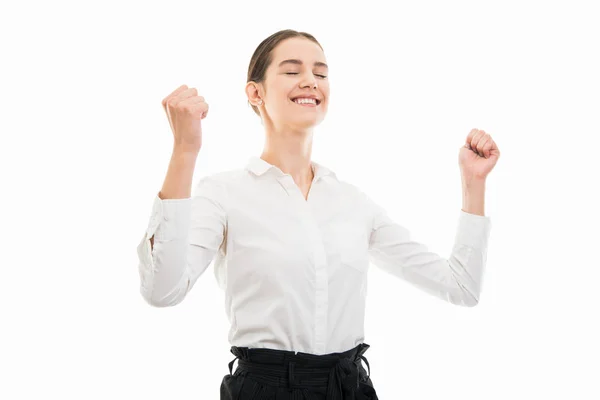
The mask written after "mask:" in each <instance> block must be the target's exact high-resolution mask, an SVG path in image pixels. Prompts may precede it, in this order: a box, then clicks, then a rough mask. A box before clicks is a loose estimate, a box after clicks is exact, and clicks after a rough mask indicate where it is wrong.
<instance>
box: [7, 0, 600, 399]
mask: <svg viewBox="0 0 600 400" xmlns="http://www.w3.org/2000/svg"><path fill="white" fill-rule="evenodd" d="M414 3H415V4H417V3H418V5H414V4H412V5H409V4H406V3H399V2H387V1H374V0H371V1H368V2H359V3H358V2H357V3H352V2H343V3H342V2H339V3H336V4H333V3H327V4H324V2H309V1H297V2H281V1H273V2H266V1H251V2H243V3H242V2H240V3H239V4H232V3H225V2H216V1H212V2H207V1H200V0H197V1H188V2H174V1H169V2H131V1H130V2H124V1H118V2H117V1H112V2H108V1H103V2H95V3H92V2H74V1H73V2H65V1H52V2H41V1H38V2H12V5H2V6H1V8H0V34H1V37H2V41H1V47H2V62H1V64H0V68H1V74H0V83H1V92H0V93H1V96H0V98H1V100H0V101H1V102H2V104H1V109H0V116H1V119H0V132H1V134H2V141H1V142H0V151H1V157H0V163H1V169H0V173H1V176H2V179H1V182H2V185H1V190H2V195H1V204H2V207H1V208H2V222H1V227H2V229H0V232H1V235H2V236H1V238H2V241H1V247H2V250H1V258H0V263H1V275H0V311H1V315H0V317H1V319H0V324H1V329H0V337H1V341H0V346H1V347H0V368H1V375H0V398H2V399H41V398H60V399H109V398H110V399H146V400H150V399H165V398H170V399H204V398H206V399H218V397H219V394H218V393H219V386H220V383H221V379H222V377H223V376H224V375H225V374H227V373H228V372H229V371H228V367H227V363H228V362H229V361H230V360H232V359H233V358H234V356H233V355H232V354H231V353H230V352H229V348H230V346H229V343H228V342H227V331H228V328H229V325H228V322H227V320H226V317H225V309H224V304H223V299H224V294H223V293H222V292H221V291H220V289H218V287H217V284H216V281H215V279H214V276H213V274H212V267H211V268H209V269H207V271H208V273H205V274H204V275H203V276H202V277H201V278H200V279H199V281H198V282H197V284H196V286H195V287H194V289H193V291H192V292H191V293H190V294H189V295H188V297H187V298H186V299H185V300H184V301H183V303H181V304H180V305H178V306H176V307H172V308H164V309H158V308H153V307H150V306H149V305H148V304H146V303H145V302H144V300H143V299H142V297H141V295H140V293H139V275H138V270H137V262H138V260H137V254H136V250H135V248H136V245H137V244H138V243H139V241H140V239H141V238H142V236H143V234H144V231H145V229H146V227H147V224H148V222H149V218H150V211H151V206H152V201H153V198H154V196H155V195H156V193H157V192H158V191H159V190H160V188H161V186H162V182H163V179H164V177H165V174H166V171H167V166H168V163H169V158H170V152H171V146H172V134H171V132H170V128H169V125H168V121H167V118H166V116H165V114H164V111H163V109H162V106H161V100H162V99H163V98H164V97H165V96H166V95H168V94H169V93H170V92H171V91H173V90H174V89H176V88H177V87H178V86H179V85H181V84H187V85H188V86H190V87H196V88H198V90H199V92H200V94H201V95H203V96H204V97H205V98H206V99H207V102H208V103H209V105H210V113H209V115H208V118H207V119H206V120H204V121H203V129H204V143H203V148H202V151H201V153H200V158H199V161H198V163H197V169H196V171H195V175H194V181H195V182H197V180H198V179H199V178H200V177H201V176H203V175H206V174H209V173H213V172H218V171H221V170H224V169H229V168H235V167H243V166H244V164H245V162H246V160H247V159H248V157H250V156H252V155H260V152H261V151H262V145H263V139H264V136H263V135H264V133H263V130H262V129H263V127H262V125H261V124H260V121H259V119H258V117H257V116H255V115H254V113H253V112H252V110H251V109H250V107H249V106H248V105H247V103H246V97H245V94H244V85H245V83H246V74H247V68H248V63H249V61H250V57H251V55H252V53H253V51H254V49H255V48H256V46H258V44H259V43H260V42H261V41H262V40H263V39H264V38H266V37H267V36H269V35H270V34H272V33H274V32H276V31H278V30H280V29H286V28H291V29H296V30H300V31H306V32H309V33H311V34H313V35H315V36H316V38H317V39H318V40H319V41H320V43H321V44H322V46H323V47H324V49H325V55H326V59H327V63H328V64H329V65H330V74H329V79H330V83H331V104H330V109H329V113H328V116H327V118H326V120H325V121H324V122H323V123H322V124H321V125H319V127H318V128H317V131H316V136H315V144H314V151H313V159H314V160H315V161H318V162H320V163H322V164H324V165H326V166H328V167H329V168H331V169H333V170H334V171H336V172H337V174H338V177H340V179H344V180H347V181H349V182H351V183H353V184H356V185H357V186H359V187H360V188H361V189H363V190H364V191H365V192H366V193H368V194H369V195H371V196H372V197H373V198H374V199H375V200H376V201H378V202H379V203H380V204H382V205H383V206H385V207H386V208H387V210H388V212H389V213H390V215H391V216H392V217H394V218H395V219H396V220H397V221H398V222H400V223H401V224H403V225H404V226H406V227H408V228H409V229H410V230H411V232H412V234H413V237H414V238H415V239H416V240H419V241H421V242H423V243H426V244H427V245H428V246H429V247H430V249H433V250H435V251H437V252H439V253H440V254H444V255H446V256H448V255H449V254H450V250H451V248H452V244H453V239H454V234H455V229H456V227H457V222H458V216H459V210H460V208H461V205H462V204H461V186H460V174H459V167H458V151H459V148H460V146H462V145H463V144H464V141H465V138H466V136H467V134H468V132H469V131H470V130H471V129H472V128H478V129H484V130H485V131H486V132H488V133H490V134H491V135H492V138H493V139H494V140H495V141H496V143H497V144H498V146H499V148H500V151H501V157H500V160H499V162H498V164H497V165H496V167H495V169H494V170H493V171H492V172H491V174H490V175H489V177H488V180H487V193H486V205H485V212H486V215H489V216H490V217H491V219H492V231H491V236H490V244H489V249H488V261H487V267H486V275H485V280H484V286H483V292H482V295H481V300H480V304H479V305H478V306H477V307H475V308H461V307H457V306H453V305H451V304H449V303H444V302H443V301H441V300H439V299H437V298H434V297H431V296H429V295H427V294H425V293H424V292H421V291H419V290H417V289H415V288H413V287H412V286H409V285H408V284H406V283H405V282H403V281H400V280H398V279H390V277H389V276H388V275H386V274H384V273H382V271H381V270H379V269H377V268H373V267H372V268H371V269H370V272H369V296H368V303H367V307H368V309H367V317H366V325H365V326H366V328H365V329H366V340H365V341H366V342H367V343H369V344H370V345H371V348H370V349H369V350H368V351H367V353H366V354H365V355H366V357H367V358H368V360H369V362H370V365H371V378H372V380H373V382H374V384H375V386H376V389H377V391H378V394H379V397H380V398H381V399H384V400H393V399H412V400H417V399H442V398H444V399H461V400H467V399H473V400H475V399H477V400H479V399H489V400H491V399H507V398H510V399H542V398H548V397H552V398H561V399H567V398H570V399H571V398H573V399H574V398H577V399H598V398H600V387H599V386H598V377H599V376H600V364H599V363H598V360H599V359H600V345H599V339H598V338H600V328H598V325H597V323H598V322H599V319H600V318H599V316H600V311H599V309H600V300H599V293H600V290H599V282H600V272H599V270H600V262H599V258H598V245H599V239H600V235H599V234H598V224H599V222H600V218H599V212H598V209H599V207H598V205H599V204H600V201H599V200H600V198H599V196H598V192H597V189H598V186H599V185H598V182H599V180H600V179H599V178H598V172H600V167H599V166H598V157H599V154H598V144H599V140H598V135H599V134H600V129H599V126H600V124H599V121H598V119H599V114H600V101H599V93H600V79H599V74H598V71H600V62H599V60H598V57H599V51H600V44H599V42H600V39H599V38H600V25H599V24H598V20H599V18H600V14H599V12H598V11H597V9H594V8H593V7H592V4H593V3H594V2H588V3H583V2H574V1H569V2H567V1H563V2H541V1H540V2H531V1H528V2H526V1H518V2H514V3H512V4H511V3H509V2H506V1H502V2H499V1H498V2H494V3H491V2H489V3H486V2H482V1H477V2H470V3H466V2H461V3H459V2H457V1H452V2H441V1H440V2H438V3H431V2H425V1H419V2H414ZM16 4H18V5H16ZM202 392H206V393H207V394H206V395H201V393H202Z"/></svg>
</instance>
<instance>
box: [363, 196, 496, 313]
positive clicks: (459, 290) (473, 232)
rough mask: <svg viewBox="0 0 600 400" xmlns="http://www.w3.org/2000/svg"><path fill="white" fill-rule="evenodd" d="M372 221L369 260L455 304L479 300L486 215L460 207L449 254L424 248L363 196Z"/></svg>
mask: <svg viewBox="0 0 600 400" xmlns="http://www.w3.org/2000/svg"><path fill="white" fill-rule="evenodd" d="M368 202H369V205H370V207H371V208H370V209H371V210H372V214H371V215H372V218H373V220H372V221H373V225H372V231H371V237H370V243H369V256H370V260H371V262H372V263H373V264H374V265H376V266H378V267H381V268H382V269H383V270H385V271H387V272H388V273H390V274H392V275H394V276H397V277H399V278H402V279H404V280H406V281H407V282H409V283H410V284H412V285H414V286H416V287H417V288H419V289H421V290H423V291H425V292H427V293H429V294H432V295H434V296H436V297H438V298H440V299H442V300H445V301H448V302H450V303H452V304H455V305H460V306H466V307H472V306H475V305H477V303H478V302H479V295H480V293H481V285H482V279H483V275H484V269H485V263H486V257H487V245H488V239H489V234H490V229H491V219H490V217H488V216H482V215H476V214H470V213H467V212H464V211H463V210H460V213H459V216H458V227H457V230H456V235H455V237H454V246H453V248H452V252H451V254H450V257H449V258H443V257H441V256H440V255H438V254H436V253H434V252H431V251H429V249H428V248H427V246H426V245H424V244H422V243H419V242H416V241H414V240H412V239H411V234H410V232H409V230H408V229H407V228H405V227H404V226H402V225H400V224H398V223H397V222H395V221H393V220H392V219H390V217H389V216H388V215H387V212H386V211H385V210H384V209H382V208H381V207H380V206H379V205H377V204H375V203H374V202H373V201H372V200H371V199H368Z"/></svg>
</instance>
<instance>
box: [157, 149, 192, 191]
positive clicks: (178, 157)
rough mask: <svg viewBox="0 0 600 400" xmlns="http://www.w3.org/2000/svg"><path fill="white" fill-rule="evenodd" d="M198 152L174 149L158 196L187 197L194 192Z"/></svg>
mask: <svg viewBox="0 0 600 400" xmlns="http://www.w3.org/2000/svg"><path fill="white" fill-rule="evenodd" d="M197 158H198V154H196V153H186V152H181V151H178V150H177V149H176V148H174V149H173V154H172V155H171V162H170V163H169V169H168V170H167V176H166V177H165V181H164V183H163V186H162V189H161V190H160V192H159V194H158V197H160V198H161V199H186V198H189V197H190V196H191V193H192V180H193V177H194V168H195V167H196V159H197Z"/></svg>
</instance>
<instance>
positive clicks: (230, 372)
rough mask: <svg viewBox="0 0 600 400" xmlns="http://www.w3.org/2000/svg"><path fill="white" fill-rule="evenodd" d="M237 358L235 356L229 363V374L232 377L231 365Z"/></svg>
mask: <svg viewBox="0 0 600 400" xmlns="http://www.w3.org/2000/svg"><path fill="white" fill-rule="evenodd" d="M238 358H239V357H238V356H235V358H234V359H233V360H232V361H231V362H230V363H229V374H230V375H232V374H233V363H234V362H235V360H237V359H238Z"/></svg>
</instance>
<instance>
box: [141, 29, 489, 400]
mask: <svg viewBox="0 0 600 400" xmlns="http://www.w3.org/2000/svg"><path fill="white" fill-rule="evenodd" d="M327 74H328V68H327V63H326V59H325V55H324V52H323V49H322V48H321V46H320V44H319V43H318V42H317V40H316V39H315V38H314V37H313V36H312V35H310V34H307V33H304V32H296V31H293V30H283V31H280V32H277V33H275V34H273V35H271V36H270V37H268V38H267V39H265V40H264V41H263V42H262V43H261V44H260V45H259V46H258V48H257V49H256V51H255V52H254V55H253V56H252V59H251V61H250V66H249V69H248V79H247V85H246V94H247V97H248V101H249V103H250V105H251V106H252V108H253V110H254V112H255V113H256V114H257V115H258V116H259V117H260V118H261V121H262V124H263V125H264V128H265V145H264V150H263V152H262V154H261V155H260V157H252V158H251V159H250V160H249V162H248V164H247V165H246V167H245V168H243V169H242V168H240V169H236V170H230V171H225V172H221V173H218V174H214V175H212V176H206V177H203V178H202V179H200V180H199V181H198V184H197V186H196V193H195V194H194V196H192V195H191V189H192V175H193V171H194V166H195V162H196V159H197V157H198V155H199V153H200V150H201V147H202V129H201V124H200V121H201V120H202V119H203V118H204V117H206V115H207V113H208V104H207V103H206V102H205V100H204V98H203V97H201V96H199V95H198V93H197V91H196V89H194V88H188V87H187V86H186V85H182V86H181V87H179V88H178V89H177V90H175V91H174V92H173V93H171V94H170V95H169V96H167V97H166V98H165V99H164V100H163V106H164V108H165V111H166V113H167V116H168V118H169V122H170V124H171V129H172V131H173V135H174V146H173V155H172V158H171V162H170V165H169V168H168V172H167V176H166V178H165V181H164V184H163V187H162V189H161V191H160V192H159V193H158V194H157V196H156V197H155V199H154V206H153V214H152V218H151V220H150V223H149V225H148V228H147V230H146V232H145V234H144V237H143V238H142V241H141V242H140V244H139V245H138V255H139V259H140V264H139V271H140V278H141V294H142V295H143V297H144V299H146V301H147V302H148V303H149V304H151V305H153V306H157V307H167V306H173V305H176V304H178V303H179V302H181V301H182V300H183V299H184V298H185V296H186V294H187V293H189V292H190V290H191V289H192V287H193V286H194V283H195V282H196V280H197V279H198V278H199V277H200V275H202V274H203V273H204V271H205V270H206V269H207V267H208V266H209V264H210V263H211V261H213V259H215V264H214V268H215V275H216V277H217V281H218V283H219V284H220V286H221V288H223V290H224V291H225V301H226V310H227V316H228V318H229V321H230V322H231V329H230V332H229V341H230V343H231V344H232V347H231V352H232V353H233V354H234V355H235V356H236V357H235V358H234V360H233V361H231V363H230V364H229V374H227V375H225V376H224V378H223V381H222V382H221V388H220V393H221V399H230V400H244V399H313V400H317V399H318V400H320V399H329V400H333V399H340V400H341V399H365V400H366V399H377V394H376V392H375V388H374V387H373V382H372V380H371V378H370V367H369V364H368V361H367V359H366V358H365V356H364V355H363V354H364V353H365V351H366V350H367V349H368V348H369V345H368V344H366V343H365V342H364V329H363V323H364V311H365V297H366V289H367V269H368V265H369V261H370V260H371V261H372V262H373V263H374V264H375V265H377V266H379V267H381V268H383V269H384V270H386V271H388V272H389V273H390V274H392V275H395V276H397V277H399V278H402V279H405V280H407V281H408V282H411V283H412V284H414V285H415V286H417V287H419V288H421V289H423V290H424V291H426V292H428V293H430V294H432V295H435V296H437V297H439V298H441V299H443V300H445V301H448V302H451V303H453V304H456V305H462V306H474V305H476V304H477V303H478V301H479V294H480V288H481V281H482V275H483V270H484V265H485V261H486V249H487V241H488V236H489V231H490V227H491V224H490V219H489V217H487V216H485V215H484V210H483V208H484V191H485V179H486V176H487V174H488V173H489V172H490V171H491V169H492V168H493V166H494V165H495V163H496V161H497V160H498V157H499V151H498V148H497V146H496V144H495V143H494V141H493V140H492V139H491V137H490V135H489V134H486V133H485V132H484V131H481V130H477V129H474V130H472V131H471V132H470V133H469V134H468V136H467V139H466V144H465V145H464V146H463V147H462V148H461V149H460V154H459V164H460V168H461V173H462V183H463V209H462V210H460V216H459V221H458V222H459V224H458V231H457V235H456V238H455V246H454V248H453V251H452V254H451V256H450V258H449V259H446V258H442V257H440V256H439V255H437V254H435V253H432V252H429V251H428V250H427V247H426V246H424V245H423V244H420V243H417V242H415V241H413V240H411V238H410V233H409V231H408V230H407V229H406V228H404V227H403V226H401V225H399V224H398V223H396V222H394V221H392V220H391V219H390V218H389V217H388V216H387V214H386V212H385V210H383V209H382V208H381V207H379V206H378V205H377V204H375V203H374V202H373V201H372V200H371V199H370V198H369V197H368V196H367V195H366V194H364V193H363V192H362V191H360V190H359V189H358V188H357V187H356V186H354V185H352V184H350V183H347V182H344V181H341V180H339V179H338V178H337V177H336V174H335V173H334V172H333V171H331V170H330V169H328V168H326V167H325V166H323V165H321V164H318V163H316V162H314V161H312V160H311V149H312V143H313V132H314V128H315V127H316V126H317V125H318V124H319V123H320V122H321V121H323V119H324V118H325V115H326V113H327V107H328V104H329V83H328V77H327ZM237 359H239V361H238V367H237V369H236V370H235V372H233V371H232V366H233V363H234V361H235V360H237ZM362 361H365V363H366V364H367V368H368V369H369V371H368V372H367V370H365V368H364V366H363V365H362ZM209 397H210V396H209Z"/></svg>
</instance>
